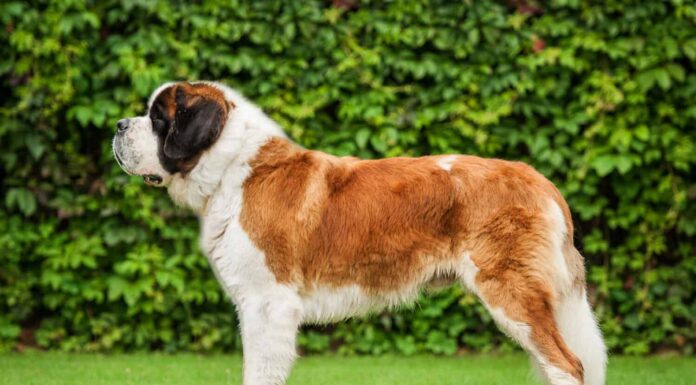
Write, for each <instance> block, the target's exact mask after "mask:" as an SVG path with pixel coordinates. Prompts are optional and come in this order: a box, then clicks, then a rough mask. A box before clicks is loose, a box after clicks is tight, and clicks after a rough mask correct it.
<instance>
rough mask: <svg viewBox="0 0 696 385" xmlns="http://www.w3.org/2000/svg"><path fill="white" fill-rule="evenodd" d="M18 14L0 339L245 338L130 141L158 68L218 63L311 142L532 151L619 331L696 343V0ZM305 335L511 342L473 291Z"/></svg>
mask: <svg viewBox="0 0 696 385" xmlns="http://www.w3.org/2000/svg"><path fill="white" fill-rule="evenodd" d="M0 21H1V22H2V30H1V31H0V95H2V97H1V98H0V117H1V119H0V143H1V144H2V147H1V149H2V151H1V152H0V180H2V186H1V187H0V196H1V197H2V200H1V201H0V349H15V348H20V349H21V348H23V347H26V346H39V347H42V348H49V349H60V350H70V351H132V350H163V351H178V350H187V351H219V350H225V351H229V350H236V349H238V348H239V346H240V342H239V338H238V336H237V331H236V327H235V325H236V320H235V318H234V311H233V308H232V306H231V305H230V304H229V302H228V301H227V300H226V299H225V298H224V296H223V294H222V293H221V291H220V289H219V287H218V284H217V283H216V282H215V280H214V278H213V274H211V272H210V269H209V267H208V266H207V263H206V261H205V259H204V257H202V256H201V254H200V252H199V251H198V246H197V224H196V222H195V220H194V219H193V218H192V217H191V215H190V214H189V213H187V212H185V211H181V210H178V209H175V208H174V207H173V206H172V205H171V204H170V202H169V199H168V197H167V196H166V193H165V192H164V191H163V190H159V189H151V188H148V187H146V186H145V185H144V184H143V182H142V181H141V180H139V179H138V178H131V177H129V176H127V175H126V174H124V173H123V172H122V171H120V170H119V169H118V168H117V166H116V163H115V162H114V159H113V157H112V155H111V151H110V145H111V142H110V140H111V137H112V135H113V132H114V123H115V121H116V120H117V119H119V118H121V117H124V116H133V115H136V114H141V113H143V110H144V107H145V106H144V104H145V101H146V98H147V96H148V95H149V93H150V92H151V91H152V90H153V89H154V88H155V87H156V86H157V85H158V84H160V83H161V82H163V81H167V80H173V79H220V80H223V81H224V82H226V83H227V84H229V85H231V86H233V87H235V88H238V89H240V90H241V91H242V92H244V93H245V94H247V95H248V96H249V97H250V98H251V99H252V100H254V101H256V102H258V103H259V104H260V105H261V106H263V108H264V109H265V110H266V111H267V112H268V113H269V114H270V115H271V116H272V117H273V118H275V119H276V120H277V121H279V122H280V123H281V124H282V126H283V127H285V128H286V130H287V132H288V133H289V134H290V135H291V136H292V137H293V138H294V139H296V140H297V141H298V142H299V143H301V144H303V145H305V146H307V147H310V148H315V149H321V150H325V151H328V152H331V153H334V154H338V155H345V154H351V155H358V156H361V157H366V158H373V157H385V156H396V155H413V156H415V155H421V154H435V153H468V154H477V155H481V156H487V157H502V158H508V159H519V160H524V161H527V162H529V163H531V164H532V165H534V166H535V167H537V168H538V169H539V170H540V171H541V172H543V173H544V174H545V175H546V176H548V177H549V178H550V179H551V180H553V181H555V182H556V183H557V184H558V185H559V187H560V188H561V190H562V191H563V193H564V194H565V196H566V197H567V199H568V200H569V202H570V205H571V207H572V208H573V214H574V217H575V220H576V224H577V227H578V230H577V233H576V237H577V243H578V244H579V245H581V247H582V248H583V253H584V255H585V256H586V257H587V260H588V273H589V274H588V276H589V280H590V282H591V287H592V290H591V293H590V295H591V299H592V301H593V302H594V303H595V306H596V309H597V314H598V315H599V318H600V319H601V324H602V329H603V330H604V333H605V335H606V339H607V343H608V345H609V346H610V348H611V349H612V350H613V351H614V352H618V353H630V354H644V353H648V352H655V351H664V350H670V351H679V352H682V353H686V354H691V353H693V350H694V343H695V342H696V320H695V319H696V301H695V299H696V295H695V292H696V290H695V289H696V288H695V286H696V171H694V170H695V167H694V165H695V164H696V127H695V125H696V103H694V102H695V101H696V73H695V71H694V69H695V66H696V5H695V4H694V2H693V1H686V0H671V1H611V0H610V1H576V0H553V1H549V2H541V1H538V2H534V1H490V0H489V1H479V0H477V1H471V0H470V1H459V2H457V1H447V0H442V1H435V0H433V1H422V0H421V1H401V0H395V1H390V2H381V1H358V0H355V1H350V0H336V1H333V2H331V1H304V2H292V1H282V0H277V1H254V2H251V1H227V0H225V1H203V2H185V1H176V2H168V1H144V0H142V1H140V0H124V1H114V0H108V1H84V0H64V1H46V0H41V1H26V2H25V1H9V2H3V3H2V4H1V5H0ZM300 345H301V348H302V349H303V350H304V351H305V352H325V351H329V350H338V351H339V352H342V353H346V354H351V353H368V354H379V353H384V352H400V353H403V354H413V353H417V352H423V351H427V352H435V353H441V354H454V353H456V352H458V351H460V350H490V349H510V348H512V345H511V344H510V343H509V342H507V340H506V339H505V338H504V337H503V336H502V335H501V334H500V333H499V332H497V331H496V329H495V327H494V325H493V323H492V321H491V319H490V317H489V316H488V315H487V314H486V313H485V312H484V311H483V310H482V308H481V306H479V305H477V304H476V301H475V299H474V298H473V297H472V296H471V295H468V294H466V293H463V292H461V291H460V290H459V289H457V288H453V289H450V290H447V291H445V292H442V293H440V294H438V295H435V296H429V297H427V298H424V299H423V300H422V301H421V302H420V303H419V305H418V306H416V307H414V308H411V309H404V310H402V311H398V312H392V313H384V314H378V315H375V316H374V317H372V318H369V319H367V320H353V321H349V322H345V323H341V324H339V325H336V326H332V327H326V328H308V329H306V330H304V332H303V334H302V337H301V339H300Z"/></svg>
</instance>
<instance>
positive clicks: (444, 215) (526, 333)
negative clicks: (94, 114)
mask: <svg viewBox="0 0 696 385" xmlns="http://www.w3.org/2000/svg"><path fill="white" fill-rule="evenodd" d="M117 126H118V131H117V134H116V137H115V138H114V142H113V150H114V155H115V158H116V159H117V161H118V162H119V164H120V165H121V167H122V168H123V169H124V170H125V171H126V172H128V173H129V174H134V175H141V176H143V178H145V181H146V182H147V183H148V184H151V185H156V186H163V187H166V188H167V189H168V191H169V194H170V196H171V197H172V199H173V200H174V201H175V202H176V203H177V204H179V205H181V206H184V207H188V208H190V209H191V210H193V211H194V212H195V213H196V214H197V215H198V217H199V219H200V221H201V245H202V247H203V249H204V252H205V253H206V255H207V257H208V259H209V261H210V264H211V266H212V268H213V270H214V272H215V274H216V276H217V278H218V279H219V281H220V283H221V285H222V286H223V287H224V289H225V291H226V292H227V293H228V295H229V296H230V298H231V299H232V301H233V302H234V303H235V305H236V308H237V310H238V312H239V319H240V323H241V331H242V342H243V346H244V383H245V384H246V385H270V384H283V383H285V379H286V378H287V376H288V374H289V372H290V369H291V366H292V363H293V360H294V359H295V336H296V333H297V330H298V327H299V326H300V325H301V324H302V323H322V322H332V321H338V320H341V319H344V318H346V317H351V316H356V315H361V314H365V313H369V312H371V311H376V310H380V309H383V308H385V307H390V306H395V305H399V304H403V303H408V302H412V301H414V300H415V299H416V297H417V295H418V293H419V292H420V291H421V290H422V289H424V288H428V287H431V286H434V285H435V284H438V285H441V284H442V283H443V282H444V283H445V284H446V283H459V284H461V285H463V286H464V287H465V288H466V289H468V290H469V291H471V292H472V293H474V294H475V295H476V296H478V298H479V299H480V300H481V302H482V303H483V304H484V305H485V306H486V308H487V309H488V310H489V311H490V313H491V315H492V316H493V318H494V319H495V321H496V323H497V325H498V326H499V327H500V329H501V330H503V331H504V332H505V333H506V334H507V335H509V336H510V337H511V338H513V339H515V340H516V341H517V342H518V343H519V344H520V345H521V346H522V347H523V348H524V349H525V350H526V351H527V352H528V353H529V354H530V355H531V357H532V358H533V362H534V363H535V364H536V365H537V366H538V368H539V372H540V373H541V376H542V377H543V378H544V379H545V380H546V381H547V382H548V383H550V384H553V385H571V384H572V385H581V384H584V385H600V384H603V383H604V371H605V361H606V353H605V347H604V343H603V341H602V336H601V333H600V331H599V329H598V327H597V323H596V321H595V318H594V316H593V314H592V311H591V309H590V306H589V304H588V302H587V298H586V290H585V286H586V284H585V270H584V263H583V258H582V256H581V255H580V254H579V253H578V251H577V250H576V248H575V246H574V245H573V223H572V220H571V217H570V211H569V209H568V206H567V204H566V202H565V200H564V199H563V197H562V196H561V194H560V193H559V192H558V190H557V189H556V188H555V187H554V185H553V184H552V183H551V182H549V181H548V180H547V179H546V178H544V177H543V176H542V175H541V174H539V173H538V172H536V171H535V170H534V169H532V168H531V167H529V166H527V165H525V164H523V163H518V162H508V161H503V160H498V159H482V158H478V157H474V156H466V155H443V156H428V157H421V158H390V159H381V160H360V159H356V158H351V157H343V158H339V157H335V156H331V155H329V154H325V153H322V152H318V151H312V150H307V149H304V148H301V147H299V146H297V145H295V144H294V143H292V142H291V141H290V140H289V139H288V138H287V137H286V135H285V134H284V133H283V131H282V130H281V129H280V128H279V127H278V125H276V124H275V123H274V122H273V121H272V120H271V119H270V118H268V117H267V116H266V115H265V114H264V113H263V112H262V111H261V110H260V109H259V108H257V107H256V106H254V105H253V104H252V103H250V102H249V101H247V100H246V99H244V98H243V97H242V96H241V95H240V94H238V93H237V92H235V91H233V90H231V89H229V88H227V87H225V86H223V85H221V84H218V83H212V82H195V83H167V84H164V85H163V86H161V87H160V88H158V89H157V90H156V91H155V92H154V93H153V95H152V97H151V98H150V101H149V103H148V113H147V115H145V116H141V117H133V118H127V119H122V120H120V121H119V122H118V125H117Z"/></svg>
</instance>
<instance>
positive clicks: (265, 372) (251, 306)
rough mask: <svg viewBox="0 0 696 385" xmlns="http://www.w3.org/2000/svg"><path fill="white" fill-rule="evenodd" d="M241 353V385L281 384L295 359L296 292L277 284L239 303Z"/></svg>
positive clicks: (298, 316) (298, 315) (298, 312)
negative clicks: (242, 378)
mask: <svg viewBox="0 0 696 385" xmlns="http://www.w3.org/2000/svg"><path fill="white" fill-rule="evenodd" d="M237 306H238V310H239V319H240V326H241V331H242V345H243V350H244V385H282V384H285V380H286V379H287V377H288V375H289V374H290V370H291V369H292V365H293V362H294V360H295V358H296V356H297V353H296V347H295V340H296V335H297V330H298V328H299V325H300V319H301V317H302V307H301V306H302V305H301V301H300V299H299V297H298V296H297V293H295V292H294V291H293V290H292V289H291V288H288V287H286V286H282V285H277V286H275V287H272V288H269V289H268V290H266V291H262V292H257V293H254V294H253V295H252V296H250V297H248V298H245V299H244V300H243V301H241V302H240V303H238V305H237Z"/></svg>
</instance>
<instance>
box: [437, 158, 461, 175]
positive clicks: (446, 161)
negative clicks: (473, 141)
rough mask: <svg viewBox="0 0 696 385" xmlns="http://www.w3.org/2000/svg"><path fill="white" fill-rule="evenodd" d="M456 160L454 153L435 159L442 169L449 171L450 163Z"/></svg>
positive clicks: (450, 168)
mask: <svg viewBox="0 0 696 385" xmlns="http://www.w3.org/2000/svg"><path fill="white" fill-rule="evenodd" d="M456 160H457V156H456V155H447V156H443V157H441V158H438V159H437V165H438V166H440V168H442V169H443V170H445V171H447V172H450V171H451V170H452V164H453V163H454V162H455V161H456Z"/></svg>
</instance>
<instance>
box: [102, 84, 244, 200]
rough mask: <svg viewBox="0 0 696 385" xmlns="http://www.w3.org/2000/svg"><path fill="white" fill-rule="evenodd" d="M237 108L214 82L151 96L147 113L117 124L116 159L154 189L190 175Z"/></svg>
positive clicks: (164, 89)
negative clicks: (233, 110) (178, 175)
mask: <svg viewBox="0 0 696 385" xmlns="http://www.w3.org/2000/svg"><path fill="white" fill-rule="evenodd" d="M232 108H234V105H233V104H232V103H231V102H229V101H227V100H226V98H225V94H224V92H223V91H222V90H220V89H219V88H218V87H216V86H214V85H213V84H210V83H185V82H182V83H171V84H165V85H164V86H162V87H160V88H158V89H157V90H156V91H155V92H154V93H153V94H152V96H151V97H150V103H149V105H148V111H147V115H145V116H138V117H133V118H125V119H121V120H119V121H118V123H117V124H116V127H117V132H116V136H115V137H114V141H113V151H114V156H115V157H116V160H117V162H118V164H119V165H120V166H121V168H123V170H124V171H126V172H127V173H129V174H131V175H141V176H143V178H144V179H145V182H146V183H148V184H150V185H154V186H166V185H167V184H168V183H169V181H170V180H171V178H172V176H173V175H175V174H177V173H181V174H184V175H186V174H187V173H188V172H189V171H191V170H192V169H193V168H194V167H195V166H196V164H197V163H198V160H199V159H200V157H201V155H202V154H203V153H204V152H205V151H206V150H207V149H208V148H210V146H212V145H213V143H215V141H216V140H217V138H218V137H219V136H220V133H221V132H222V130H223V128H224V126H225V123H226V122H227V116H228V113H229V111H230V110H231V109H232Z"/></svg>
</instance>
